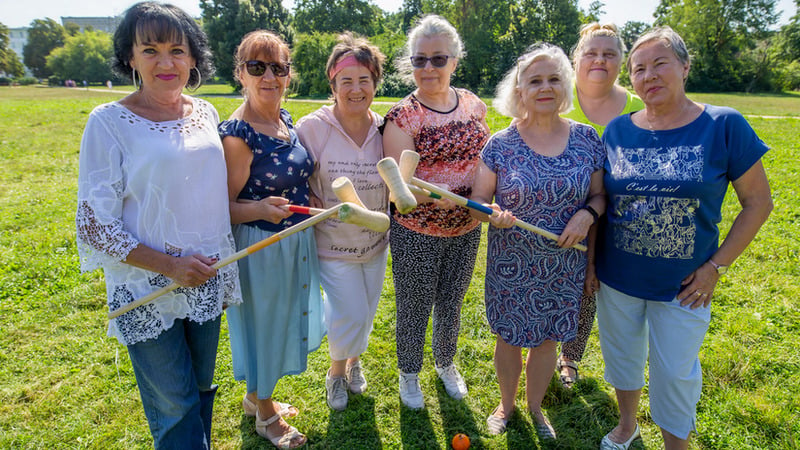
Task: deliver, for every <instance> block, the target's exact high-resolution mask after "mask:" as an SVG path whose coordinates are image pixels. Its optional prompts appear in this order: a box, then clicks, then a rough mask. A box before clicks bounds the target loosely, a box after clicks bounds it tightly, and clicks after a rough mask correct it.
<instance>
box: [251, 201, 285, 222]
mask: <svg viewBox="0 0 800 450" xmlns="http://www.w3.org/2000/svg"><path fill="white" fill-rule="evenodd" d="M288 203H289V200H287V199H285V198H283V197H267V198H265V199H262V200H259V201H258V206H259V207H260V208H262V217H263V219H264V220H266V221H268V222H272V223H281V221H282V220H283V219H285V218H287V217H289V216H291V215H292V214H294V213H293V212H291V211H286V210H284V209H282V208H278V207H279V206H281V205H286V204H288Z"/></svg>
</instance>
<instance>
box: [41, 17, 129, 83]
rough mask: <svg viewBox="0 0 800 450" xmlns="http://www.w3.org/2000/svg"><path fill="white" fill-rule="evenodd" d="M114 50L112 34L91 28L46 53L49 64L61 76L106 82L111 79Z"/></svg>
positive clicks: (62, 77) (54, 72) (49, 67)
mask: <svg viewBox="0 0 800 450" xmlns="http://www.w3.org/2000/svg"><path fill="white" fill-rule="evenodd" d="M113 53H114V49H113V45H112V43H111V36H110V35H109V34H108V33H104V32H102V31H94V30H88V31H84V32H83V33H78V34H76V35H75V36H70V37H68V38H67V40H66V42H65V43H64V46H63V47H59V48H57V49H55V50H53V51H52V52H51V53H50V56H48V57H47V68H48V69H49V70H50V71H51V72H52V73H53V74H54V75H55V76H57V77H59V78H60V79H62V80H66V79H73V80H86V81H89V82H103V81H106V80H109V79H111V76H112V75H111V66H110V64H109V60H110V59H111V56H112V55H113Z"/></svg>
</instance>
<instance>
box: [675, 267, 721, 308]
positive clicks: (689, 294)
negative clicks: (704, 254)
mask: <svg viewBox="0 0 800 450" xmlns="http://www.w3.org/2000/svg"><path fill="white" fill-rule="evenodd" d="M717 281H719V274H718V273H717V269H715V268H714V266H712V265H711V264H709V263H708V262H705V263H703V265H701V266H700V267H698V268H697V270H695V271H694V272H692V273H691V274H690V275H689V276H688V277H686V278H684V279H683V281H682V282H681V285H682V286H683V289H681V291H680V292H679V293H678V300H679V301H680V302H681V306H687V305H691V307H692V309H697V308H699V307H701V306H703V307H708V305H709V304H711V297H713V296H714V289H715V288H716V287H717Z"/></svg>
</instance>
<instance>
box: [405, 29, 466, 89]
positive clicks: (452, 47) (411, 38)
mask: <svg viewBox="0 0 800 450" xmlns="http://www.w3.org/2000/svg"><path fill="white" fill-rule="evenodd" d="M436 36H442V37H444V38H445V39H447V50H448V51H449V52H450V56H453V57H455V58H458V59H462V58H464V56H466V52H465V51H464V42H463V41H462V40H461V36H459V35H458V31H457V30H456V27H454V26H453V25H451V24H450V22H448V21H447V19H445V18H444V17H441V16H437V15H436V14H428V15H426V16H423V17H422V18H420V19H419V21H418V22H417V24H416V25H415V26H414V28H412V29H411V30H409V32H408V40H407V41H406V46H405V48H404V49H403V52H402V55H400V57H399V58H396V59H395V66H396V67H397V72H398V74H399V75H400V78H401V79H402V80H403V81H406V82H408V83H412V84H413V83H414V67H413V66H412V65H411V56H413V55H414V51H415V50H416V48H417V41H419V39H420V38H423V37H426V38H431V37H436Z"/></svg>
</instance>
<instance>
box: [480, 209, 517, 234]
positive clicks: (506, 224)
mask: <svg viewBox="0 0 800 450" xmlns="http://www.w3.org/2000/svg"><path fill="white" fill-rule="evenodd" d="M484 206H488V207H489V208H492V209H493V210H495V211H497V212H498V213H499V214H496V215H491V216H489V223H490V224H492V225H494V226H495V227H497V228H511V227H513V226H514V222H516V221H517V218H516V217H514V215H513V214H511V211H503V210H502V209H500V206H499V205H498V204H497V203H492V204H491V205H484Z"/></svg>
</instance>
